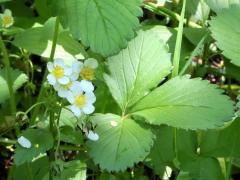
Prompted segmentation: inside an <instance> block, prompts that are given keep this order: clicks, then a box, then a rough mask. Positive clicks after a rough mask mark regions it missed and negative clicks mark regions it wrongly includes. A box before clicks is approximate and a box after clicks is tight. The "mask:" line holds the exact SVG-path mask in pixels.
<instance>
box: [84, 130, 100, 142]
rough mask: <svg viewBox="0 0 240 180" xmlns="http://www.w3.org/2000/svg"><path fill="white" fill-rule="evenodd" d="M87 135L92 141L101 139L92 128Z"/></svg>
mask: <svg viewBox="0 0 240 180" xmlns="http://www.w3.org/2000/svg"><path fill="white" fill-rule="evenodd" d="M86 135H87V138H88V139H90V140H92V141H97V140H98V139H99V135H98V134H97V133H95V132H93V131H91V130H90V131H89V132H88V133H86Z"/></svg>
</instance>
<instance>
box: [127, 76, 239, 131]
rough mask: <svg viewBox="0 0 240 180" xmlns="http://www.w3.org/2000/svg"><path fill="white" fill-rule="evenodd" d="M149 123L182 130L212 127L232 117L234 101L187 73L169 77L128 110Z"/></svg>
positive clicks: (222, 123)
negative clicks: (191, 77)
mask: <svg viewBox="0 0 240 180" xmlns="http://www.w3.org/2000/svg"><path fill="white" fill-rule="evenodd" d="M130 113H131V114H133V115H139V116H142V117H144V118H146V121H147V122H149V123H151V124H156V125H160V124H167V125H169V126H173V127H177V128H183V129H193V130H194V129H211V128H216V127H219V126H222V125H224V123H225V122H226V121H230V120H231V118H232V117H233V114H234V112H233V103H232V102H231V101H230V100H229V98H228V97H227V96H224V95H222V91H221V90H219V89H217V86H215V85H211V84H209V82H208V81H203V80H201V79H199V78H197V79H189V78H188V77H187V76H184V77H176V78H174V79H171V80H169V81H168V82H166V83H165V84H163V85H162V86H160V87H159V88H157V89H155V90H154V91H152V92H151V93H149V94H148V95H147V96H146V97H144V98H143V99H142V100H140V101H139V102H138V103H137V104H136V105H135V106H134V107H133V108H132V109H131V110H130Z"/></svg>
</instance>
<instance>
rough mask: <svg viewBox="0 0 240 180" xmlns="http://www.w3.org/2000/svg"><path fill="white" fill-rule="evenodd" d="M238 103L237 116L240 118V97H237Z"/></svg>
mask: <svg viewBox="0 0 240 180" xmlns="http://www.w3.org/2000/svg"><path fill="white" fill-rule="evenodd" d="M237 100H238V103H237V116H238V117H240V95H238V97H237Z"/></svg>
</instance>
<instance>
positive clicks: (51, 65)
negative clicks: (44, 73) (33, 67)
mask: <svg viewBox="0 0 240 180" xmlns="http://www.w3.org/2000/svg"><path fill="white" fill-rule="evenodd" d="M53 68H54V67H53V63H52V62H48V63H47V69H48V71H49V72H52V71H53Z"/></svg>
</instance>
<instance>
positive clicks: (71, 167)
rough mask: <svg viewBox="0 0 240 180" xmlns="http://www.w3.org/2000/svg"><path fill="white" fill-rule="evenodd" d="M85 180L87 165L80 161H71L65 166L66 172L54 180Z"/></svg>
mask: <svg viewBox="0 0 240 180" xmlns="http://www.w3.org/2000/svg"><path fill="white" fill-rule="evenodd" d="M66 179H69V180H85V179H87V167H86V164H85V163H83V162H81V161H79V160H75V161H70V162H67V163H65V164H64V170H63V171H62V172H61V175H60V177H55V178H54V180H66Z"/></svg>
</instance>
